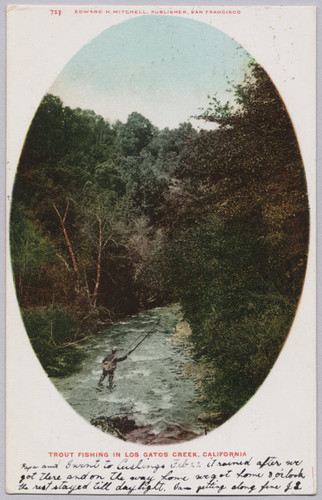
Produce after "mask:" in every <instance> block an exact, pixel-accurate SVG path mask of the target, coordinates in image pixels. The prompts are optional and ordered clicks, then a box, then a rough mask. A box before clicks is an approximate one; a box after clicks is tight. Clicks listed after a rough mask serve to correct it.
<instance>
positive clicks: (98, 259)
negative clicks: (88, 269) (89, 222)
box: [93, 217, 102, 307]
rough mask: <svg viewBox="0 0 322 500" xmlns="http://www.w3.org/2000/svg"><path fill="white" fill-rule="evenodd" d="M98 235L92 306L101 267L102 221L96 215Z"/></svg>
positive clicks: (96, 293)
mask: <svg viewBox="0 0 322 500" xmlns="http://www.w3.org/2000/svg"><path fill="white" fill-rule="evenodd" d="M97 220H98V227H99V235H98V256H97V273H96V283H95V288H94V293H93V306H94V307H96V303H97V295H98V287H99V284H100V279H101V267H102V221H101V219H99V218H98V217H97Z"/></svg>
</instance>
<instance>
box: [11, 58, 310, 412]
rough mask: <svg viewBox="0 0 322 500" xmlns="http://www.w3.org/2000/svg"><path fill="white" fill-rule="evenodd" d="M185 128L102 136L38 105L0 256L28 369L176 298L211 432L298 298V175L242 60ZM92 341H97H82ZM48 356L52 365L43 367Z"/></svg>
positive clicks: (285, 125) (262, 81)
mask: <svg viewBox="0 0 322 500" xmlns="http://www.w3.org/2000/svg"><path fill="white" fill-rule="evenodd" d="M232 92H233V96H234V103H233V105H230V104H226V105H221V104H220V103H219V102H218V100H217V99H216V97H214V98H213V99H212V100H211V103H210V105H209V108H208V109H207V110H205V111H204V112H203V113H202V114H201V115H200V117H199V118H203V119H206V120H208V121H210V122H214V123H216V124H217V127H216V128H215V129H214V130H211V131H205V130H201V131H200V132H197V131H196V130H195V129H194V128H193V127H192V126H191V124H188V123H184V124H182V125H180V126H179V127H178V128H177V129H175V130H169V129H164V130H158V129H157V128H156V127H155V126H153V125H152V123H151V122H150V121H149V120H147V119H146V118H145V117H143V116H142V115H140V114H139V113H136V112H133V113H132V114H130V115H129V117H128V120H127V122H126V123H124V124H123V123H121V122H116V123H115V124H113V125H110V124H109V123H108V122H107V121H105V120H104V119H103V118H102V117H100V116H97V115H96V114H95V113H93V112H92V111H83V110H80V109H76V110H72V109H70V108H68V107H66V106H64V105H63V103H62V102H61V101H60V99H59V98H57V97H54V96H52V95H47V96H45V98H44V99H43V101H42V103H41V104H40V106H39V109H38V111H37V113H36V115H35V118H34V120H33V122H32V124H31V127H30V129H29V132H28V135H27V138H26V141H25V145H24V148H23V151H22V154H21V158H20V163H19V167H18V171H17V178H16V182H15V186H14V192H13V204H12V213H11V251H12V264H13V270H14V275H15V282H16V290H17V296H18V299H19V302H20V304H21V306H22V307H23V311H24V312H23V318H24V321H25V324H26V329H27V331H28V333H29V336H30V338H31V342H32V344H33V346H34V349H35V351H36V352H37V355H38V356H39V359H40V361H41V362H42V363H43V365H44V366H45V368H46V369H47V370H49V371H50V370H51V368H50V366H52V365H53V364H54V361H53V360H54V358H55V352H56V351H57V349H58V348H59V347H60V346H61V345H64V344H66V345H67V344H71V343H73V342H75V341H77V340H80V339H81V338H82V337H81V335H84V334H87V333H88V332H89V331H91V332H92V331H93V325H96V326H97V325H98V324H100V322H102V321H107V320H109V321H112V320H114V319H116V318H118V317H121V316H126V315H128V314H133V313H135V312H138V311H140V310H143V309H146V308H149V307H152V306H155V305H162V304H166V303H169V302H173V301H177V302H179V303H180V304H181V306H182V309H183V311H184V314H185V317H186V319H187V320H188V321H189V323H190V325H191V328H192V335H191V342H192V346H193V352H194V356H195V360H196V363H198V364H200V366H202V367H205V366H206V369H205V370H204V377H203V398H204V401H205V403H206V404H207V406H208V408H209V409H210V410H215V411H216V412H217V413H218V412H219V413H220V414H221V416H222V417H221V418H222V420H224V419H226V418H228V417H229V416H230V415H232V414H233V413H234V412H235V411H236V410H237V409H238V408H239V407H240V406H241V405H242V404H244V403H245V402H246V401H247V400H248V399H249V398H250V397H251V396H252V395H253V394H254V392H255V391H256V389H257V388H258V387H259V385H260V384H261V383H262V382H263V381H264V379H265V377H266V376H267V374H268V372H269V370H270V369H271V367H272V365H273V363H274V361H275V360H276V357H277V355H278V353H279V351H280V349H281V347H282V345H283V343H284V341H285V338H286V335H287V332H288V331H289V328H290V326H291V322H292V319H293V317H294V314H295V310H296V307H297V303H298V300H299V296H300V293H301V289H302V284H303V279H304V273H305V265H306V258H307V244H308V228H309V220H308V201H307V192H306V184H305V176H304V169H303V165H302V160H301V156H300V153H299V149H298V145H297V141H296V137H295V134H294V130H293V128H292V124H291V122H290V120H289V117H288V114H287V112H286V110H285V108H284V105H283V103H282V101H281V99H280V97H279V95H278V93H277V91H276V89H275V87H274V86H273V84H272V83H271V81H270V80H269V78H268V77H267V75H266V74H265V73H264V71H263V70H262V69H261V68H260V67H258V66H257V65H256V64H255V63H252V64H251V72H249V74H248V76H247V77H245V80H244V82H243V83H242V84H240V85H237V86H235V87H234V88H233V89H232ZM94 329H95V328H94ZM50 352H51V354H50Z"/></svg>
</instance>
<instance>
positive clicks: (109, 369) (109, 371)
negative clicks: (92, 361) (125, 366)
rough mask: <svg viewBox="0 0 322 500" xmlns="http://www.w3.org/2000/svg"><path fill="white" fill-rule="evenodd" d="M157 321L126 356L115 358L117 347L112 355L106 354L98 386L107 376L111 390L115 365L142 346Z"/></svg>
mask: <svg viewBox="0 0 322 500" xmlns="http://www.w3.org/2000/svg"><path fill="white" fill-rule="evenodd" d="M159 321H160V318H159V319H158V321H157V322H156V323H155V325H154V327H153V329H152V330H150V331H149V332H148V333H147V334H146V335H144V337H143V338H142V339H141V340H140V341H139V342H138V343H137V344H136V346H135V347H133V349H131V350H130V351H129V352H128V353H127V354H125V356H122V357H121V358H118V357H117V347H113V349H112V353H111V354H108V355H107V356H106V357H105V358H104V359H103V366H102V369H103V373H102V375H101V378H100V379H99V384H101V383H102V382H103V380H104V379H105V377H106V376H107V375H108V382H109V386H110V389H111V388H112V385H113V378H114V372H115V370H116V367H117V363H118V362H119V361H124V360H125V359H126V358H127V357H128V356H129V355H130V354H131V353H132V352H133V351H135V349H137V348H138V347H139V346H140V345H141V344H142V342H144V341H145V339H147V338H148V336H149V335H151V333H152V331H153V330H154V328H155V327H156V326H157V324H158V323H159ZM137 341H138V339H136V340H135V342H137ZM132 345H133V344H131V346H130V347H132Z"/></svg>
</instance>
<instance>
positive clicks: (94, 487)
mask: <svg viewBox="0 0 322 500" xmlns="http://www.w3.org/2000/svg"><path fill="white" fill-rule="evenodd" d="M82 455H85V454H84V453H74V452H67V453H63V452H61V453H54V452H50V453H49V457H48V460H47V461H46V462H45V463H42V464H32V463H29V464H27V463H22V464H21V469H20V471H19V475H18V476H17V482H18V491H19V492H21V493H66V494H72V493H78V494H79V493H87V494H89V493H94V494H95V493H96V494H102V493H105V492H109V493H119V494H141V495H142V494H147V493H150V494H152V493H159V494H166V493H167V494H176V493H177V494H191V495H196V494H199V495H217V494H224V495H228V494H241V495H244V494H250V495H251V494H262V495H267V494H285V493H288V494H296V493H297V494H301V493H302V487H303V481H305V479H306V472H305V470H304V467H303V464H302V461H301V460H298V459H291V458H290V459H288V460H280V459H279V458H278V457H275V456H268V457H262V458H259V459H255V458H254V457H242V458H240V457H233V458H231V457H228V458H227V459H226V458H225V457H219V458H218V457H216V458H214V457H211V458H209V457H207V456H206V457H205V456H199V455H198V454H197V453H195V454H191V455H193V457H192V458H190V457H189V458H182V457H180V458H175V457H173V456H171V455H170V456H168V457H166V460H165V457H162V459H160V458H158V457H156V456H152V457H151V458H150V457H144V456H143V454H142V457H141V456H140V455H139V453H138V452H136V453H135V454H134V453H133V454H132V455H135V456H131V457H129V456H123V457H122V456H121V457H113V456H112V457H111V458H107V457H108V456H109V454H108V453H102V454H99V455H102V457H100V458H95V456H94V457H91V456H90V457H89V458H85V459H84V458H79V457H82ZM88 455H91V454H90V453H89V454H88ZM93 455H95V454H93ZM112 455H113V454H112ZM114 455H115V453H114ZM117 455H120V453H117ZM210 455H211V454H210Z"/></svg>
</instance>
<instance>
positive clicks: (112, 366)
mask: <svg viewBox="0 0 322 500" xmlns="http://www.w3.org/2000/svg"><path fill="white" fill-rule="evenodd" d="M129 354H130V353H129ZM127 357H128V354H126V355H125V356H122V357H120V358H118V357H117V347H113V349H112V353H111V354H108V355H107V356H105V358H104V359H103V366H102V369H103V373H102V375H101V378H100V380H99V383H100V384H101V383H102V382H103V380H104V379H105V377H106V376H107V375H108V384H109V386H110V389H111V388H112V385H113V378H114V372H115V370H116V367H117V363H118V362H119V361H124V360H125V359H126V358H127Z"/></svg>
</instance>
